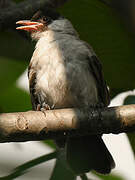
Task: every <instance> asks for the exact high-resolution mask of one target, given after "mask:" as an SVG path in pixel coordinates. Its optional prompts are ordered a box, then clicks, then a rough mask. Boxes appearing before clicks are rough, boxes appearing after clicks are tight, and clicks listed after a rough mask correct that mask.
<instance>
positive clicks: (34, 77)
mask: <svg viewBox="0 0 135 180" xmlns="http://www.w3.org/2000/svg"><path fill="white" fill-rule="evenodd" d="M16 24H17V25H19V26H18V27H17V28H16V29H18V30H24V31H27V32H29V33H30V35H31V37H32V39H33V40H35V41H36V45H35V50H34V52H33V55H32V58H31V61H30V64H29V67H28V78H29V88H30V95H31V102H32V108H33V110H37V111H40V110H41V111H45V110H50V109H62V108H87V109H89V108H91V107H93V108H105V107H107V106H108V105H109V103H110V96H109V91H108V88H107V85H106V81H105V80H104V76H103V71H102V65H101V62H100V60H99V58H98V57H97V55H96V53H95V52H94V50H93V48H92V47H91V46H90V45H89V44H88V43H87V42H85V41H83V40H81V39H80V37H79V34H78V33H77V31H76V30H75V28H74V27H73V25H72V23H71V22H70V21H69V20H68V19H67V18H65V17H64V16H62V15H61V14H59V13H58V12H56V11H55V10H54V9H49V8H48V9H46V10H44V11H43V10H39V11H37V12H36V13H35V14H34V15H33V17H32V18H31V19H30V20H20V21H17V22H16ZM58 145H59V147H62V148H63V147H64V150H65V152H66V161H67V164H68V166H69V167H70V168H71V169H72V171H73V172H75V174H77V175H78V174H83V173H86V172H89V171H91V170H95V171H97V172H98V173H101V174H108V173H110V172H111V169H113V168H114V167H115V162H114V160H113V157H112V155H111V154H110V152H109V150H108V149H107V147H106V145H105V143H104V141H103V139H102V134H99V135H85V136H81V137H67V138H66V139H65V138H63V139H61V141H60V140H59V142H58Z"/></svg>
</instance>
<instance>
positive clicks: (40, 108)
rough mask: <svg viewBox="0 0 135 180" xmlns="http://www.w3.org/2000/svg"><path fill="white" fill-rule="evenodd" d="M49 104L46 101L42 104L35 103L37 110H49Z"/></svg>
mask: <svg viewBox="0 0 135 180" xmlns="http://www.w3.org/2000/svg"><path fill="white" fill-rule="evenodd" d="M50 109H51V108H50V106H49V105H48V104H46V103H43V104H42V106H41V105H40V104H38V105H37V111H42V112H43V111H47V110H50Z"/></svg>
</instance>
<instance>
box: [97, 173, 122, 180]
mask: <svg viewBox="0 0 135 180" xmlns="http://www.w3.org/2000/svg"><path fill="white" fill-rule="evenodd" d="M96 175H97V176H98V177H99V178H101V179H102V180H124V179H123V178H122V177H120V176H117V175H113V174H111V175H107V176H106V175H101V174H96Z"/></svg>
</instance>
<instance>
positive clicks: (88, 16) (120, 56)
mask: <svg viewBox="0 0 135 180" xmlns="http://www.w3.org/2000/svg"><path fill="white" fill-rule="evenodd" d="M60 12H62V14H63V15H65V16H66V17H67V18H68V19H70V20H71V21H72V23H73V25H74V27H75V28H76V30H77V31H78V32H79V34H80V37H81V39H83V40H85V41H87V42H88V43H89V44H91V45H92V46H93V48H94V50H95V52H96V53H97V55H98V56H99V58H100V59H101V61H102V64H103V70H104V74H105V79H106V80H107V83H108V85H109V87H110V88H111V89H112V90H113V89H115V90H117V89H121V88H123V89H132V88H134V86H135V84H134V83H133V82H134V66H133V64H134V40H133V38H132V36H131V34H130V33H129V32H128V31H127V29H126V28H125V26H124V25H123V23H122V22H121V21H120V19H119V18H118V16H117V14H116V12H115V11H114V10H113V9H111V8H109V7H108V6H106V5H105V4H104V3H102V2H101V1H99V0H78V1H77V2H76V1H69V2H68V3H66V4H65V6H64V7H62V8H61V9H60ZM78 12H79V13H78ZM129 79H130V80H129ZM114 95H115V94H114Z"/></svg>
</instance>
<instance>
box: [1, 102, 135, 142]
mask: <svg viewBox="0 0 135 180" xmlns="http://www.w3.org/2000/svg"><path fill="white" fill-rule="evenodd" d="M134 130H135V105H127V106H118V107H110V108H105V109H91V110H89V111H88V110H83V109H57V110H48V111H45V112H44V113H43V112H41V111H27V112H18V113H3V114H0V142H1V143H3V142H24V141H35V140H45V139H58V138H61V137H63V136H65V137H66V136H83V135H86V134H103V133H104V134H106V133H115V134H118V133H122V132H132V131H134Z"/></svg>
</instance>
